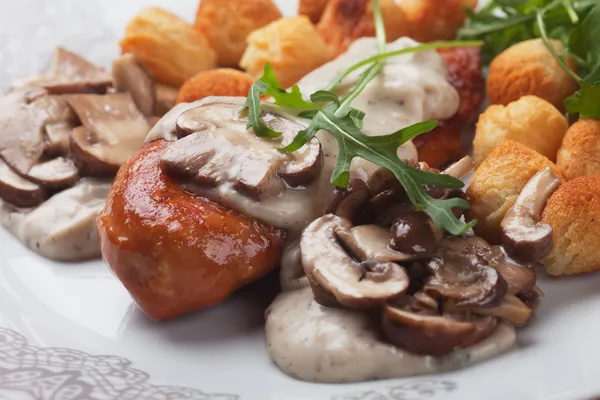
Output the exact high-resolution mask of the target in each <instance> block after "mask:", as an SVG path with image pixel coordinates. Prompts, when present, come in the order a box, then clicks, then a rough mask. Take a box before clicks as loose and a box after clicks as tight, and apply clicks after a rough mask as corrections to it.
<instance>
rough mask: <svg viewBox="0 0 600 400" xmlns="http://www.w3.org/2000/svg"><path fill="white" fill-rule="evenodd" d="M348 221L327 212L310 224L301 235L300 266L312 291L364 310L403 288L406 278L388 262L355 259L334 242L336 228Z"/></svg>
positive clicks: (407, 282) (343, 226)
mask: <svg viewBox="0 0 600 400" xmlns="http://www.w3.org/2000/svg"><path fill="white" fill-rule="evenodd" d="M351 227H352V225H351V223H350V222H349V221H348V220H346V219H343V218H340V217H338V216H336V215H333V214H328V215H326V216H324V217H321V218H319V219H317V220H315V221H314V222H313V223H311V224H310V225H309V226H308V227H307V228H306V229H305V230H304V233H303V234H302V237H301V240H300V247H301V252H302V256H301V259H302V266H303V268H304V272H305V273H306V275H307V277H308V279H309V281H310V282H311V285H312V286H313V291H315V287H317V292H319V291H320V290H322V291H324V292H325V293H328V294H331V295H332V297H334V298H335V299H336V301H337V302H338V303H339V304H341V305H342V306H344V307H348V308H352V309H359V310H362V309H368V308H371V307H373V306H376V305H378V304H382V303H384V302H385V301H387V300H389V299H391V298H393V297H396V296H398V295H400V294H402V293H404V292H405V291H406V289H407V288H408V285H409V278H408V276H407V274H406V272H405V270H404V268H402V267H401V266H400V265H398V264H395V263H392V262H385V263H383V262H377V261H367V262H358V261H356V260H354V259H353V258H352V257H350V255H348V254H347V253H346V251H345V250H344V248H343V247H342V246H341V245H340V243H339V242H338V238H337V236H336V233H335V232H336V231H337V230H340V229H342V230H349V229H351Z"/></svg>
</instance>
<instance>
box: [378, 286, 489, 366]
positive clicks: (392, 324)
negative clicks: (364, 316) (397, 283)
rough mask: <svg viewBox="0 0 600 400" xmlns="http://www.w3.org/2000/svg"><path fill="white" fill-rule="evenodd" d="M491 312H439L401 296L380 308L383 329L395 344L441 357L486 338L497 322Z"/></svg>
mask: <svg viewBox="0 0 600 400" xmlns="http://www.w3.org/2000/svg"><path fill="white" fill-rule="evenodd" d="M496 322H497V321H496V319H495V318H493V317H490V316H485V317H471V318H463V317H460V316H450V315H439V314H437V313H436V312H435V311H433V310H431V309H429V308H427V307H426V306H425V305H423V304H421V303H419V302H418V301H416V300H415V299H414V298H412V297H409V296H404V297H402V298H400V299H398V300H396V301H394V302H391V303H388V304H387V305H386V306H385V307H384V310H383V333H384V334H385V337H386V338H387V339H388V340H389V341H390V342H391V343H392V344H394V345H395V346H398V347H401V348H403V349H406V350H408V351H410V352H412V353H416V354H422V355H431V356H436V357H440V356H443V355H446V354H448V353H451V352H452V351H453V350H455V349H457V348H465V347H468V346H470V345H472V344H474V343H477V342H478V341H480V340H481V339H483V338H485V337H486V336H487V335H488V334H489V333H490V332H491V331H492V329H493V328H494V327H495V326H496Z"/></svg>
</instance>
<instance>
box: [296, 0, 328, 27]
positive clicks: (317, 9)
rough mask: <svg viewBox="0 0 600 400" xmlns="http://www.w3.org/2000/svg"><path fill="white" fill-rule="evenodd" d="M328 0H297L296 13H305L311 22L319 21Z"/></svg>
mask: <svg viewBox="0 0 600 400" xmlns="http://www.w3.org/2000/svg"><path fill="white" fill-rule="evenodd" d="M328 2H329V0H299V2H298V14H299V15H306V16H307V17H308V18H310V20H311V21H312V22H313V23H315V24H316V23H317V22H319V20H320V19H321V15H323V11H324V10H325V6H327V3H328Z"/></svg>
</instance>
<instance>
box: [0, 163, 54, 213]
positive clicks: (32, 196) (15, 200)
mask: <svg viewBox="0 0 600 400" xmlns="http://www.w3.org/2000/svg"><path fill="white" fill-rule="evenodd" d="M0 198H1V199H2V200H4V201H6V202H7V203H10V204H12V205H14V206H17V207H34V206H37V205H38V204H40V203H41V202H43V201H44V198H45V192H44V189H43V188H42V187H41V186H39V185H36V184H35V183H33V182H30V181H28V180H26V179H24V178H22V177H21V176H19V175H18V174H17V173H16V172H14V171H13V170H12V169H11V168H10V167H9V166H8V164H6V163H5V162H4V161H2V159H0Z"/></svg>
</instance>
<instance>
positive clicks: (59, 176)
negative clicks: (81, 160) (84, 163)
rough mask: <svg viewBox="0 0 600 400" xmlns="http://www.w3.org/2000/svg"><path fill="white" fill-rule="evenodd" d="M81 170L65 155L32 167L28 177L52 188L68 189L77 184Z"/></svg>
mask: <svg viewBox="0 0 600 400" xmlns="http://www.w3.org/2000/svg"><path fill="white" fill-rule="evenodd" d="M78 175H79V171H78V170H77V167H76V166H75V163H74V162H73V161H72V160H70V159H68V158H65V157H57V158H54V159H52V160H49V161H46V162H42V163H40V164H37V165H34V166H33V167H31V169H30V170H29V172H28V173H27V177H28V178H29V179H31V180H32V181H33V182H35V183H37V184H38V185H41V186H43V187H45V188H48V189H52V190H61V189H66V188H69V187H71V186H73V185H74V184H75V182H76V181H77V178H78Z"/></svg>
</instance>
